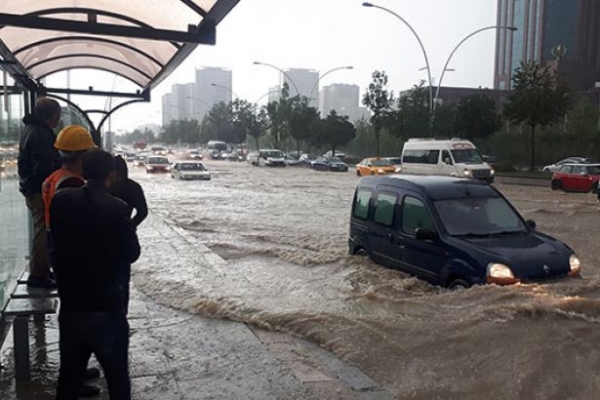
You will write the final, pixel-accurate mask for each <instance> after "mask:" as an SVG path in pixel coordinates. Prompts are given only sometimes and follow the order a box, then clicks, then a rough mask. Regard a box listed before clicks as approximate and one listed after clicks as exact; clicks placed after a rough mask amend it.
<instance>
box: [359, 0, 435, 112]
mask: <svg viewBox="0 0 600 400" xmlns="http://www.w3.org/2000/svg"><path fill="white" fill-rule="evenodd" d="M362 5H363V7H373V8H379V9H380V10H383V11H385V12H387V13H390V14H392V15H393V16H395V17H396V18H398V19H399V20H400V21H402V22H403V23H404V24H405V25H406V26H407V27H408V29H410V30H411V32H412V33H413V35H415V38H417V41H418V42H419V46H421V50H422V51H423V57H425V65H426V66H425V68H426V69H427V80H428V81H429V123H430V124H431V123H432V122H433V85H432V82H431V68H430V67H429V59H428V58H427V52H426V51H425V46H423V42H421V38H419V35H417V32H416V31H415V30H414V29H413V27H412V26H410V24H409V23H408V22H407V21H406V20H405V19H404V18H402V17H401V16H399V15H398V14H396V13H395V12H393V11H392V10H390V9H387V8H385V7H381V6H378V5H376V4H372V3H368V2H364V3H362Z"/></svg>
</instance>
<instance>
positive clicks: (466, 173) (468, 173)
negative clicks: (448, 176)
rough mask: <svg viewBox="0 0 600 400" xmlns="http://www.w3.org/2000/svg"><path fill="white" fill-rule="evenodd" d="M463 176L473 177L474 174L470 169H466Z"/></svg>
mask: <svg viewBox="0 0 600 400" xmlns="http://www.w3.org/2000/svg"><path fill="white" fill-rule="evenodd" d="M463 174H465V176H471V174H472V172H471V170H470V169H467V168H465V170H464V172H463Z"/></svg>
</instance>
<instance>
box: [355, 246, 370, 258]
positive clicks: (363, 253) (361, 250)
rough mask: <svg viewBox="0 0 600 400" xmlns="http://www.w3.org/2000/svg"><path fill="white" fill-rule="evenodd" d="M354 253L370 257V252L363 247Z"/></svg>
mask: <svg viewBox="0 0 600 400" xmlns="http://www.w3.org/2000/svg"><path fill="white" fill-rule="evenodd" d="M354 254H355V255H357V256H359V257H369V253H368V252H367V251H366V250H365V249H363V248H362V247H361V248H360V249H358V250H356V252H355V253H354Z"/></svg>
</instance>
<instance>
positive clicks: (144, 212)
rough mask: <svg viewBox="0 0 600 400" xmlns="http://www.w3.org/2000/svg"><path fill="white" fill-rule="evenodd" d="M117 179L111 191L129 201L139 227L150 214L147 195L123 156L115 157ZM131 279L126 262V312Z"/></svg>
mask: <svg viewBox="0 0 600 400" xmlns="http://www.w3.org/2000/svg"><path fill="white" fill-rule="evenodd" d="M115 170H116V172H117V173H116V175H115V179H114V181H113V182H112V184H111V186H110V192H111V193H112V195H113V196H116V197H118V198H119V199H121V200H123V201H124V202H125V203H127V206H128V207H129V214H130V215H131V213H133V210H135V215H134V216H133V217H132V219H131V220H132V222H133V225H135V227H136V228H137V227H138V226H139V225H140V224H141V223H142V221H143V220H144V219H145V218H146V217H147V216H148V206H147V205H146V196H145V195H144V190H143V189H142V187H141V186H140V184H139V183H137V182H136V181H134V180H133V179H130V178H129V172H128V169H127V163H126V162H125V160H124V159H123V157H121V156H116V157H115ZM130 280H131V265H130V264H124V265H121V266H120V268H119V281H120V282H121V289H122V290H123V301H124V302H125V303H124V305H125V313H127V312H128V311H129V281H130Z"/></svg>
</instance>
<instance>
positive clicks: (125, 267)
mask: <svg viewBox="0 0 600 400" xmlns="http://www.w3.org/2000/svg"><path fill="white" fill-rule="evenodd" d="M118 268H119V269H118V271H117V280H118V281H119V286H120V287H121V296H122V297H123V309H124V310H125V315H127V314H128V313H129V281H131V264H128V263H123V262H121V263H119V267H118Z"/></svg>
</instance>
